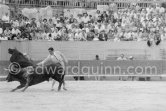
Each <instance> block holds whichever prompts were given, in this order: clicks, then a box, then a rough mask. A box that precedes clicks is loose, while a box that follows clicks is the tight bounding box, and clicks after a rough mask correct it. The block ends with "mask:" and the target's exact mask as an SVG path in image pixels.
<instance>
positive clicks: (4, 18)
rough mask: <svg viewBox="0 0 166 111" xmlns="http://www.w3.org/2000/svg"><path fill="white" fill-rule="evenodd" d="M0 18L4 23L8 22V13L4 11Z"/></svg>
mask: <svg viewBox="0 0 166 111" xmlns="http://www.w3.org/2000/svg"><path fill="white" fill-rule="evenodd" d="M2 20H3V21H4V22H6V23H9V15H8V13H6V14H5V15H4V16H2Z"/></svg>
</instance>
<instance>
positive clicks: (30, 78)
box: [6, 49, 66, 91]
mask: <svg viewBox="0 0 166 111" xmlns="http://www.w3.org/2000/svg"><path fill="white" fill-rule="evenodd" d="M8 52H9V54H11V55H12V56H11V57H10V62H11V63H13V62H14V63H17V64H19V66H20V67H16V66H15V65H13V67H14V68H13V67H12V68H11V69H12V70H11V69H9V74H8V76H7V78H6V80H7V81H8V82H12V81H18V82H20V85H19V86H17V87H16V88H15V89H13V90H12V91H16V90H17V89H21V88H23V87H24V89H23V90H22V91H25V90H26V89H27V88H28V87H29V86H32V85H36V84H39V83H41V82H44V81H49V78H52V79H54V80H56V81H58V82H59V86H58V91H59V90H60V89H61V86H62V84H63V89H64V90H66V88H65V81H64V76H65V72H63V68H62V66H61V64H59V63H57V64H51V65H48V66H45V67H41V66H37V65H35V64H34V63H33V62H32V61H29V60H28V59H27V58H26V57H25V56H24V55H23V54H22V53H21V52H19V51H18V50H17V49H8ZM27 67H28V68H27ZM29 67H31V68H30V69H31V70H29ZM13 69H17V70H18V69H20V71H19V72H17V73H16V72H13V71H14V70H13ZM32 69H33V70H32Z"/></svg>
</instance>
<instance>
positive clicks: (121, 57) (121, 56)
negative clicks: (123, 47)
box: [117, 54, 127, 61]
mask: <svg viewBox="0 0 166 111" xmlns="http://www.w3.org/2000/svg"><path fill="white" fill-rule="evenodd" d="M117 60H122V61H124V60H127V58H126V57H125V56H124V54H121V55H120V57H118V58H117Z"/></svg>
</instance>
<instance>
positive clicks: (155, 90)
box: [0, 81, 166, 111]
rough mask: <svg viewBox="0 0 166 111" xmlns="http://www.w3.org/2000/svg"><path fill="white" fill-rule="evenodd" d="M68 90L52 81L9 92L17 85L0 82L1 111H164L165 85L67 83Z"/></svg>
mask: <svg viewBox="0 0 166 111" xmlns="http://www.w3.org/2000/svg"><path fill="white" fill-rule="evenodd" d="M66 83H67V89H68V91H63V90H62V91H61V92H57V84H56V86H55V89H56V90H55V91H51V82H49V83H48V82H44V83H41V84H38V85H36V86H32V87H29V88H28V89H27V90H26V92H21V91H20V90H19V91H16V92H10V90H11V89H12V88H15V87H16V86H17V85H18V83H17V82H12V83H7V82H0V110H1V111H166V82H151V81H150V82H139V81H82V82H81V81H67V82H66Z"/></svg>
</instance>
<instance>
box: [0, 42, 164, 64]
mask: <svg viewBox="0 0 166 111" xmlns="http://www.w3.org/2000/svg"><path fill="white" fill-rule="evenodd" d="M49 47H54V49H55V50H59V51H61V52H62V53H64V55H66V57H67V58H68V59H69V60H94V59H95V56H96V55H99V57H100V59H101V60H115V59H116V58H117V57H118V56H120V55H121V54H124V55H125V56H126V57H129V56H133V57H135V59H136V60H163V59H164V58H165V57H164V56H165V51H166V42H161V44H160V45H159V46H155V45H154V46H152V47H148V46H147V43H146V42H136V41H131V42H70V41H69V42H55V41H24V42H17V41H0V61H7V60H9V57H10V55H9V54H8V48H17V49H18V50H19V51H21V52H23V53H27V54H29V55H30V57H31V58H32V59H33V60H35V61H36V60H43V59H44V58H45V57H47V55H48V48H49Z"/></svg>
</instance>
